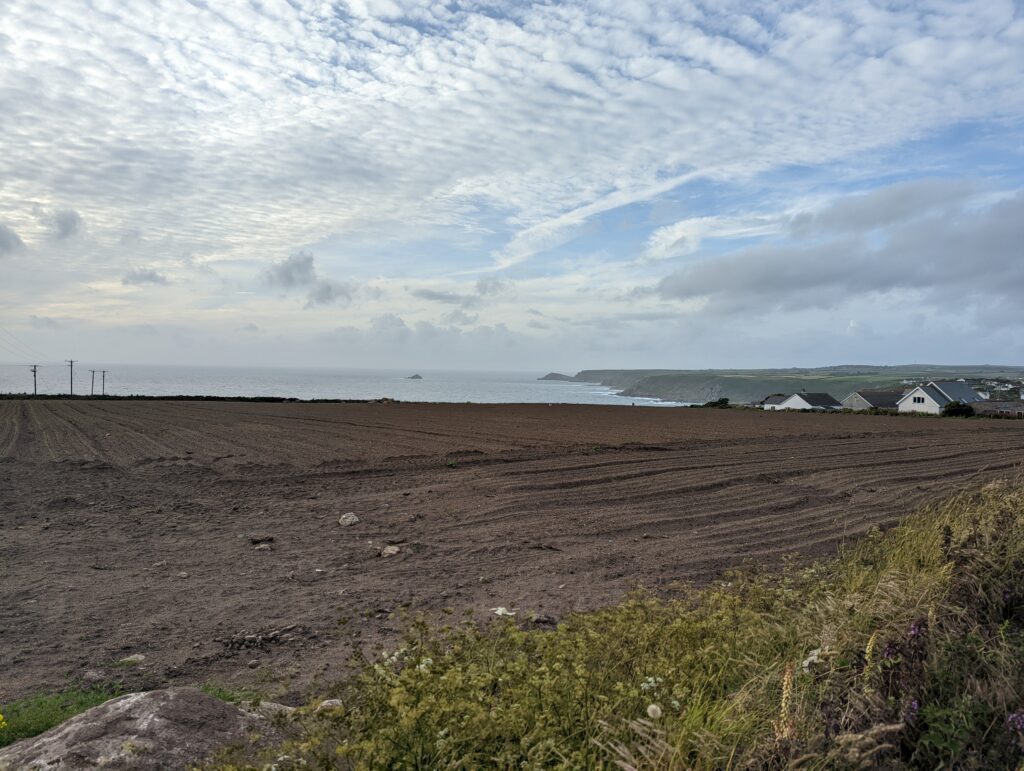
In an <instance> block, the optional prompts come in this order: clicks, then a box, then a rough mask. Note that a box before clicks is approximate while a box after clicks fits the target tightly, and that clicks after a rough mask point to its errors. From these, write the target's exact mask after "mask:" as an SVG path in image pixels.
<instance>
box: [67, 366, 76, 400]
mask: <svg viewBox="0 0 1024 771" xmlns="http://www.w3.org/2000/svg"><path fill="white" fill-rule="evenodd" d="M65 361H66V362H67V363H68V367H69V368H70V370H71V374H70V376H69V382H70V383H71V387H70V388H69V389H68V395H69V396H74V395H75V360H74V359H65Z"/></svg>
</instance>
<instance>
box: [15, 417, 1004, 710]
mask: <svg viewBox="0 0 1024 771" xmlns="http://www.w3.org/2000/svg"><path fill="white" fill-rule="evenodd" d="M1022 462H1024V422H1018V421H989V420H957V419H930V418H908V417H879V416H866V415H865V416H859V415H812V414H789V413H773V412H760V411H746V410H696V409H665V408H642V407H636V408H623V407H603V406H575V405H558V406H546V405H429V404H378V403H370V404H254V403H234V402H129V401H119V402H99V401H0V701H4V700H9V699H13V698H18V697H20V696H23V695H26V694H29V693H33V692H37V691H45V690H52V689H55V688H59V687H63V686H66V685H67V684H68V683H69V682H77V681H83V680H84V681H85V682H89V681H97V680H104V679H112V680H121V681H124V682H125V684H126V686H127V687H133V688H135V687H155V686H160V685H171V684H191V683H205V682H210V683H216V684H219V685H223V686H227V687H235V688H237V687H243V686H244V687H252V688H254V689H256V690H258V691H262V692H265V693H267V694H268V695H273V696H274V697H276V698H278V699H284V700H289V699H291V700H295V699H297V698H299V697H300V696H301V694H302V693H303V691H304V690H305V689H307V688H308V687H309V686H310V685H311V684H312V683H313V682H314V681H317V680H321V679H326V680H330V679H331V678H334V677H337V676H339V675H340V674H341V673H342V672H343V665H344V662H345V661H346V659H347V657H348V655H349V654H350V652H351V651H352V650H354V649H355V648H357V647H358V648H363V649H366V648H372V647H374V646H376V645H379V644H393V642H394V639H395V636H396V634H397V632H398V630H399V629H400V627H401V626H402V624H403V623H404V620H403V617H404V616H405V614H406V613H413V614H415V613H418V612H424V613H426V614H427V615H428V616H431V617H444V615H445V614H446V613H451V614H452V617H453V618H455V619H458V618H460V617H461V616H462V615H463V614H464V613H469V614H471V615H472V616H473V617H474V618H477V619H485V618H493V617H494V614H493V612H492V610H491V609H492V608H495V607H499V606H504V607H506V608H509V609H515V610H516V611H517V614H518V615H517V618H520V619H525V618H526V617H527V616H528V615H529V614H531V613H534V614H538V615H540V616H542V617H546V619H544V618H542V623H545V622H546V623H551V622H552V621H554V620H557V619H559V618H561V617H563V616H564V615H565V614H567V613H570V612H572V611H575V610H583V609H591V608H596V607H600V606H602V605H607V604H609V603H612V602H614V601H616V600H618V599H620V598H621V597H622V596H623V594H624V593H626V592H628V591H629V590H630V589H631V588H633V587H635V586H638V585H643V586H646V587H650V588H652V589H654V590H655V591H669V590H670V587H671V586H672V585H673V584H676V583H678V582H698V583H703V582H708V581H711V580H713V579H714V578H715V577H716V576H719V575H721V572H722V571H723V570H725V569H727V568H730V567H735V566H740V565H744V564H746V565H758V566H760V565H773V564H775V563H777V562H778V561H779V560H780V559H781V557H783V556H784V555H787V554H793V553H799V554H801V555H804V556H805V557H809V556H817V555H823V554H827V553H830V552H832V551H834V550H835V548H836V546H837V545H838V544H839V543H841V542H843V541H844V540H847V539H854V538H856V537H857V536H859V535H861V534H862V533H864V531H865V530H867V529H868V528H869V527H871V526H872V525H880V526H888V525H891V524H892V523H894V522H896V521H897V520H898V518H899V517H900V516H902V515H904V514H906V513H908V512H909V511H911V510H913V509H914V508H915V507H917V506H918V505H919V504H921V503H923V502H925V501H928V500H931V499H935V498H936V497H939V496H942V495H944V494H947V493H948V492H949V491H951V490H954V489H958V488H962V487H964V486H967V485H970V484H972V483H976V482H980V481H982V480H984V479H986V478H991V477H995V476H1009V475H1013V474H1014V473H1015V469H1016V468H1017V467H1019V466H1020V464H1021V463H1022ZM346 512H353V513H355V514H356V515H357V516H358V517H359V519H360V521H359V523H358V524H355V525H351V526H345V525H341V524H339V522H338V519H339V517H340V516H341V515H342V514H345V513H346ZM271 539H272V540H271ZM386 546H397V547H398V553H397V554H395V555H393V556H382V554H381V552H382V550H383V549H384V548H385V547H386ZM272 632H277V633H278V634H277V635H276V636H275V635H271V633H272ZM247 638H248V639H247ZM131 654H142V655H144V656H145V657H146V658H145V660H144V661H143V662H142V663H141V664H136V665H127V666H125V665H120V666H119V665H118V664H117V663H116V662H117V661H118V660H119V659H121V658H123V657H126V656H129V655H131Z"/></svg>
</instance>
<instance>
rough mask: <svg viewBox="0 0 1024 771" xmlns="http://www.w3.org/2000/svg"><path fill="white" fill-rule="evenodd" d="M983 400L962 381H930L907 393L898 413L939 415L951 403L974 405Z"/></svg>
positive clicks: (901, 400)
mask: <svg viewBox="0 0 1024 771" xmlns="http://www.w3.org/2000/svg"><path fill="white" fill-rule="evenodd" d="M982 401H984V399H982V398H981V396H979V395H978V393H977V392H976V391H975V390H974V389H973V388H971V387H970V386H969V385H968V384H967V383H966V382H965V381H963V380H939V381H932V382H931V383H928V385H920V386H917V387H916V388H912V389H910V390H909V391H907V392H906V393H905V394H904V395H903V396H902V398H900V400H899V408H898V409H899V411H900V412H926V413H929V414H931V415H939V414H941V413H942V409H943V408H944V407H945V406H946V405H947V404H951V403H953V402H959V403H960V404H976V403H978V402H982Z"/></svg>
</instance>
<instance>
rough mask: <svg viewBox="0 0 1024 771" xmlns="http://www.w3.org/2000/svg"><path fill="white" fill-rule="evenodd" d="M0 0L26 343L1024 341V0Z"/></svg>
mask: <svg viewBox="0 0 1024 771" xmlns="http://www.w3.org/2000/svg"><path fill="white" fill-rule="evenodd" d="M3 6H4V7H3V11H2V13H0V361H7V362H19V363H20V362H23V361H25V360H29V359H30V358H42V359H44V360H59V359H63V358H67V357H75V358H81V359H85V360H89V359H92V360H97V361H105V362H123V363H131V362H139V363H159V362H169V363H183V364H184V363H197V364H198V363H226V364H269V363H275V364H282V365H311V364H319V365H328V366H360V367H374V366H400V367H406V366H413V367H429V366H434V367H439V368H441V367H454V368H486V369H541V370H546V369H555V368H557V369H563V370H573V369H576V368H582V367H629V366H658V367H679V368H690V367H715V366H733V367H742V366H750V367H761V366H808V365H819V364H835V363H846V362H876V363H903V362H913V361H919V362H925V361H928V362H961V363H981V362H993V363H997V362H998V363H1018V364H1019V363H1022V362H1024V132H1022V128H1024V2H1015V1H1014V0H920V1H918V2H915V1H914V0H821V1H820V2H819V1H816V0H781V1H777V0H771V1H768V0H764V1H758V0H691V1H690V2H649V3H645V2H634V1H632V0H614V1H612V0H595V1H593V2H561V3H549V4H530V3H513V2H503V1H502V0H482V1H481V2H449V3H447V4H441V3H431V2H417V1H416V0H351V2H330V1H328V0H262V1H261V0H250V1H249V2H243V0H217V1H216V2H205V1H204V0H138V1H136V0H133V1H132V2H130V3H129V2H127V1H126V0H47V1H46V2H42V0H5V2H4V3H3Z"/></svg>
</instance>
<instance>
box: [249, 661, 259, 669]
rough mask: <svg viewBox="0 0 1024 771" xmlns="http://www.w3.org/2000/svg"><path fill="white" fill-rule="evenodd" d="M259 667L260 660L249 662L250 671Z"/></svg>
mask: <svg viewBox="0 0 1024 771" xmlns="http://www.w3.org/2000/svg"><path fill="white" fill-rule="evenodd" d="M259 665H260V660H259V659H253V660H252V661H250V662H249V669H257V668H258V667H259Z"/></svg>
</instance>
